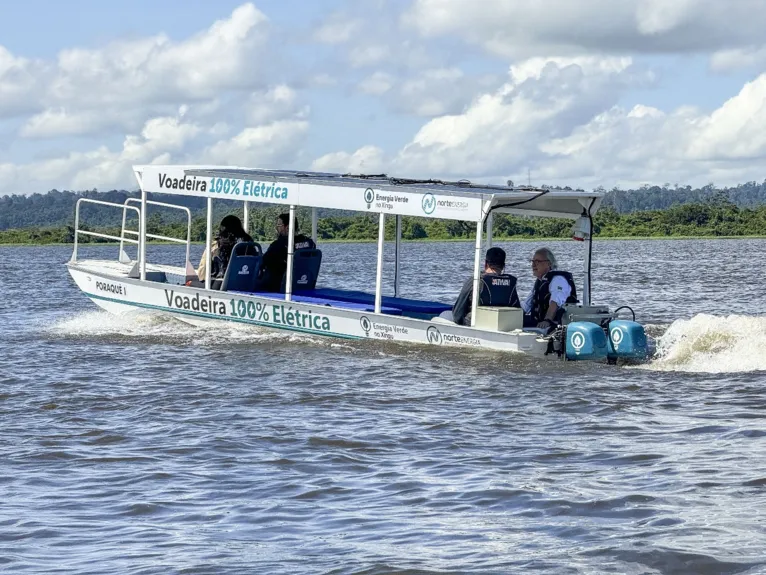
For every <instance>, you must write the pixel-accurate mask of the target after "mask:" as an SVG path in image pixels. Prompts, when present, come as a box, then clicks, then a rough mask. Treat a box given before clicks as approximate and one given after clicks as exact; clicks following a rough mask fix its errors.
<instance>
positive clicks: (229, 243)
mask: <svg viewBox="0 0 766 575" xmlns="http://www.w3.org/2000/svg"><path fill="white" fill-rule="evenodd" d="M216 241H217V243H218V254H217V255H216V256H214V257H213V261H212V264H213V265H212V267H211V268H210V277H213V278H218V279H221V278H223V276H224V274H226V268H227V267H229V260H230V259H231V251H232V250H233V249H234V246H235V245H237V244H238V243H240V242H251V241H253V240H252V239H248V238H235V237H234V236H233V235H228V236H219V237H218V238H217V239H216Z"/></svg>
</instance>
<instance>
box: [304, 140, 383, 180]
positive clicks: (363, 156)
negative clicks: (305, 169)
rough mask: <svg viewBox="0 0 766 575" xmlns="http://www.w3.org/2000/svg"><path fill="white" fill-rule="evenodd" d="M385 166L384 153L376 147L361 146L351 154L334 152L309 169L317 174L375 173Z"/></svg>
mask: <svg viewBox="0 0 766 575" xmlns="http://www.w3.org/2000/svg"><path fill="white" fill-rule="evenodd" d="M384 164H385V159H384V152H383V150H382V149H380V148H378V147H377V146H363V147H361V148H359V149H358V150H357V151H355V152H354V153H352V154H349V153H348V152H334V153H332V154H326V155H324V156H322V157H321V158H317V159H316V160H314V162H313V163H312V164H311V169H312V170H315V171H319V172H343V173H367V174H371V173H376V172H379V171H381V170H382V169H383V166H384Z"/></svg>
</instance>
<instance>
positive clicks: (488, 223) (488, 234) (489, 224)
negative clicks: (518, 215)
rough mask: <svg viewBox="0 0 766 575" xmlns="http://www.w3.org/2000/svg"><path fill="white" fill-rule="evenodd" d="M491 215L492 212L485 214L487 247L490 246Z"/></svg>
mask: <svg viewBox="0 0 766 575" xmlns="http://www.w3.org/2000/svg"><path fill="white" fill-rule="evenodd" d="M492 216H493V213H492V212H489V215H488V216H487V249H489V248H491V247H492V224H493V221H492Z"/></svg>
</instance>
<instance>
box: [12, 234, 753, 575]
mask: <svg viewBox="0 0 766 575" xmlns="http://www.w3.org/2000/svg"><path fill="white" fill-rule="evenodd" d="M500 245H501V246H502V247H504V248H505V249H506V250H507V251H508V253H509V264H510V265H509V268H510V270H511V271H515V272H516V273H518V275H519V277H520V284H521V285H522V289H523V290H526V289H528V288H529V287H530V286H531V283H532V281H531V280H532V277H531V273H530V271H529V265H528V259H529V257H530V252H531V249H532V247H533V245H532V244H529V243H523V242H502V243H500ZM320 247H322V248H323V250H324V263H323V269H322V273H321V279H320V283H321V284H324V285H335V286H342V285H344V286H348V287H354V288H367V289H369V288H371V287H372V286H374V277H375V269H374V267H375V246H374V245H370V244H348V245H344V244H330V245H325V246H320ZM550 247H552V248H553V249H554V251H555V252H556V253H557V255H558V257H559V260H560V261H561V262H562V263H563V264H564V266H562V267H569V268H570V269H572V270H574V271H577V270H580V269H582V245H581V244H578V243H576V242H571V241H568V242H552V243H551V244H550ZM116 251H117V249H116V248H115V247H83V248H82V249H81V257H85V258H87V257H109V258H112V257H116ZM181 251H182V250H181V249H180V248H177V247H167V246H150V248H149V252H150V261H166V262H167V263H172V260H174V261H175V262H178V258H179V257H180V258H182V255H181ZM200 251H201V250H200V248H199V246H196V247H195V253H194V257H195V261H196V258H198V257H199V253H200ZM391 252H392V250H391V249H388V251H387V267H386V275H385V280H386V285H387V286H389V288H390V285H391V281H392V270H391ZM70 253H71V249H70V248H66V247H39V248H33V247H16V248H0V262H2V264H0V265H1V266H2V267H1V269H2V273H0V366H2V369H1V370H0V424H1V425H2V432H1V433H0V462H1V464H0V572H3V573H35V574H38V573H67V574H83V573H89V574H90V573H93V574H102V573H128V574H149V573H152V574H154V573H157V574H167V573H188V574H191V573H200V574H201V573H334V574H339V573H355V574H365V575H372V574H383V573H413V574H414V573H418V574H430V573H498V574H499V573H513V572H530V571H537V572H545V573H628V574H639V573H641V574H644V573H695V574H703V573H716V574H718V573H759V572H766V522H764V519H766V462H765V456H766V424H765V422H764V417H765V416H766V377H764V376H765V375H766V317H765V316H764V313H763V312H764V306H766V295H764V291H763V286H764V285H766V269H764V266H763V264H762V262H763V261H764V256H766V241H765V240H718V241H702V240H696V241H600V242H597V243H596V245H595V250H594V264H593V274H594V287H593V299H594V302H595V303H608V304H610V305H621V304H627V305H630V306H631V307H633V308H634V309H635V311H636V314H637V319H638V321H641V322H642V323H644V324H646V325H648V326H649V327H648V329H649V331H650V332H651V333H652V334H654V335H655V336H657V337H658V338H659V340H658V341H659V349H660V352H661V356H660V357H659V358H658V359H656V360H655V361H654V362H653V363H651V364H649V365H647V366H641V367H617V366H607V365H591V364H581V363H576V362H557V361H541V360H532V359H529V358H526V357H524V356H519V355H514V354H503V353H495V352H481V351H473V350H466V351H461V350H455V349H449V350H446V349H440V348H428V347H425V346H416V345H411V346H406V345H391V344H389V345H381V344H377V343H372V342H369V341H367V342H359V343H348V342H345V341H340V340H332V339H324V338H320V337H314V336H304V335H290V334H287V333H285V332H278V333H277V332H271V331H268V330H265V329H260V328H251V327H248V326H242V325H226V324H224V325H221V326H211V327H208V328H194V327H191V326H188V325H185V324H183V323H180V322H178V321H177V320H172V319H168V318H162V317H153V316H149V315H142V314H137V315H135V316H132V317H115V316H110V315H108V314H106V313H105V312H101V311H98V310H97V308H96V307H95V306H94V305H93V304H92V303H91V302H90V301H89V300H87V299H86V298H85V297H84V296H83V295H81V293H80V292H79V290H78V289H77V288H76V286H75V285H74V283H73V282H72V281H71V279H70V278H69V276H68V274H67V272H66V269H65V266H64V262H65V261H66V260H67V259H68V258H69V256H70ZM472 254H473V245H472V244H470V243H407V244H404V246H403V270H402V291H403V295H405V296H425V297H429V298H433V299H442V300H444V301H451V300H452V299H453V298H454V297H455V296H456V294H457V292H458V290H459V287H460V285H461V284H462V282H463V280H464V278H465V277H467V276H468V275H470V272H471V267H472V266H471V260H472ZM580 280H581V276H579V277H578V285H579V286H581V281H580Z"/></svg>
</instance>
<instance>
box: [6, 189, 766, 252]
mask: <svg viewBox="0 0 766 575" xmlns="http://www.w3.org/2000/svg"><path fill="white" fill-rule="evenodd" d="M279 211H280V210H279V209H277V208H274V207H269V208H265V209H258V210H252V212H251V217H250V233H251V235H252V236H253V237H254V238H256V239H257V240H259V241H271V240H273V239H274V237H275V234H276V230H275V219H276V215H277V214H278V213H279ZM230 213H238V215H240V216H242V212H241V209H240V210H239V211H237V210H234V211H232V212H230ZM220 215H223V214H220ZM310 217H311V216H310V212H309V211H308V210H305V209H299V210H298V222H299V227H300V229H302V230H304V231H309V230H310V228H311V219H310ZM217 218H218V216H217ZM215 221H216V222H218V221H219V220H218V219H216V220H215ZM205 225H206V224H205V219H204V218H202V217H195V218H194V219H193V221H192V229H191V239H192V241H204V239H205ZM593 225H594V231H595V234H596V235H597V236H599V237H604V238H607V237H652V236H654V237H664V236H671V237H672V236H697V237H699V236H754V235H766V205H761V206H758V207H756V208H740V207H738V206H736V205H735V204H733V203H731V202H729V201H727V200H726V199H725V198H722V197H720V196H719V197H718V198H717V199H714V200H711V201H708V202H705V203H701V202H698V203H693V204H682V205H674V206H672V207H670V208H668V209H665V210H650V211H639V212H632V213H627V214H620V213H618V212H617V211H616V210H615V209H614V208H611V207H607V208H603V209H601V210H599V212H598V213H597V214H596V216H595V218H594V222H593ZM394 226H395V221H394V218H388V220H387V223H386V236H387V238H388V239H393V237H394V232H395V228H394ZM82 228H83V229H89V230H91V231H98V232H101V233H107V234H112V235H119V233H120V227H119V226H82ZM571 228H572V221H571V220H566V219H554V218H526V217H520V216H510V215H507V214H497V215H496V216H495V218H494V236H495V237H496V238H518V239H526V238H541V237H546V238H566V237H569V236H570V235H571ZM133 229H136V227H135V225H134V226H133ZM475 229H476V228H475V226H474V224H473V223H468V222H460V221H451V220H434V219H428V218H415V217H413V218H410V217H404V218H402V237H403V238H404V239H410V240H415V239H432V240H447V239H470V238H472V237H473V235H474V234H475ZM147 231H148V232H149V233H153V234H157V235H163V236H169V237H179V238H182V237H185V235H186V224H185V222H178V221H177V220H175V219H174V220H172V221H168V220H166V219H164V218H163V214H160V213H155V214H152V215H151V216H150V217H149V218H148V219H147ZM317 232H318V236H319V238H320V240H348V241H354V240H356V241H360V240H374V239H376V238H377V235H378V218H377V215H371V214H357V215H353V216H351V215H350V216H337V215H335V216H325V217H323V218H321V219H320V220H319V223H318V229H317ZM131 237H133V236H131ZM73 239H74V229H73V228H72V226H68V225H64V226H44V227H41V226H31V227H27V228H23V229H9V230H4V231H0V243H38V244H43V243H71V242H72V241H73ZM80 241H83V242H103V241H108V240H102V239H101V238H94V237H89V236H81V237H80Z"/></svg>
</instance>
